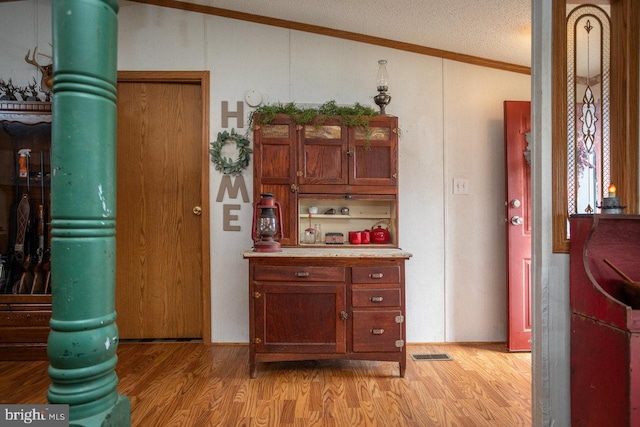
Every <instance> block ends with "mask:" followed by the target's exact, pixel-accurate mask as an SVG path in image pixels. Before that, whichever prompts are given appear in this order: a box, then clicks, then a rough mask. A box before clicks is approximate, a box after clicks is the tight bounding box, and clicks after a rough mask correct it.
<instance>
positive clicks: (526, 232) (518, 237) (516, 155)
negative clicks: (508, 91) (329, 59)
mask: <svg viewBox="0 0 640 427" xmlns="http://www.w3.org/2000/svg"><path fill="white" fill-rule="evenodd" d="M504 122H505V158H506V178H507V179H506V197H507V200H506V203H505V214H506V220H507V222H506V224H507V257H508V259H507V280H508V284H507V295H508V307H507V312H508V319H507V320H508V328H507V349H508V350H509V351H530V350H531V342H530V339H531V325H532V318H531V231H532V230H531V225H532V223H531V204H530V202H531V167H530V165H529V163H528V162H527V160H526V158H525V155H524V152H525V150H526V149H527V141H526V133H527V132H529V131H530V130H531V104H530V102H529V101H506V102H505V104H504Z"/></svg>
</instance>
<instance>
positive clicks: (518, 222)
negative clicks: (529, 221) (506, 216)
mask: <svg viewBox="0 0 640 427" xmlns="http://www.w3.org/2000/svg"><path fill="white" fill-rule="evenodd" d="M523 223H524V219H522V217H519V216H518V215H514V216H512V217H511V225H522V224H523Z"/></svg>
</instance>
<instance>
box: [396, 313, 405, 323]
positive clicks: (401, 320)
mask: <svg viewBox="0 0 640 427" xmlns="http://www.w3.org/2000/svg"><path fill="white" fill-rule="evenodd" d="M396 323H404V316H402V315H400V316H396Z"/></svg>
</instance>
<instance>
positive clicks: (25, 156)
mask: <svg viewBox="0 0 640 427" xmlns="http://www.w3.org/2000/svg"><path fill="white" fill-rule="evenodd" d="M18 155H19V157H18V165H19V170H18V178H26V179H27V191H26V193H24V194H22V198H21V199H20V203H18V208H17V209H16V217H17V230H16V241H15V244H14V247H13V257H14V258H15V260H16V262H17V263H18V264H20V266H21V267H22V269H23V272H22V274H21V275H20V279H18V280H17V281H16V282H15V283H14V285H13V293H14V294H24V293H29V292H30V291H31V286H32V285H33V277H31V273H30V272H29V267H30V266H31V255H30V254H29V253H28V247H29V245H28V240H27V232H28V229H29V215H30V211H31V206H30V205H29V193H30V191H31V183H30V177H29V157H30V156H31V150H30V149H28V148H23V149H21V150H19V151H18ZM25 246H26V248H25Z"/></svg>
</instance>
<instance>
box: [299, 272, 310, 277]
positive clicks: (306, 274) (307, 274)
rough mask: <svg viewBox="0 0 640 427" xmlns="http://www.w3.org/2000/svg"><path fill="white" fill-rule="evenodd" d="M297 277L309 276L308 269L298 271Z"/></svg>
mask: <svg viewBox="0 0 640 427" xmlns="http://www.w3.org/2000/svg"><path fill="white" fill-rule="evenodd" d="M296 277H309V272H308V271H296Z"/></svg>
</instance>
